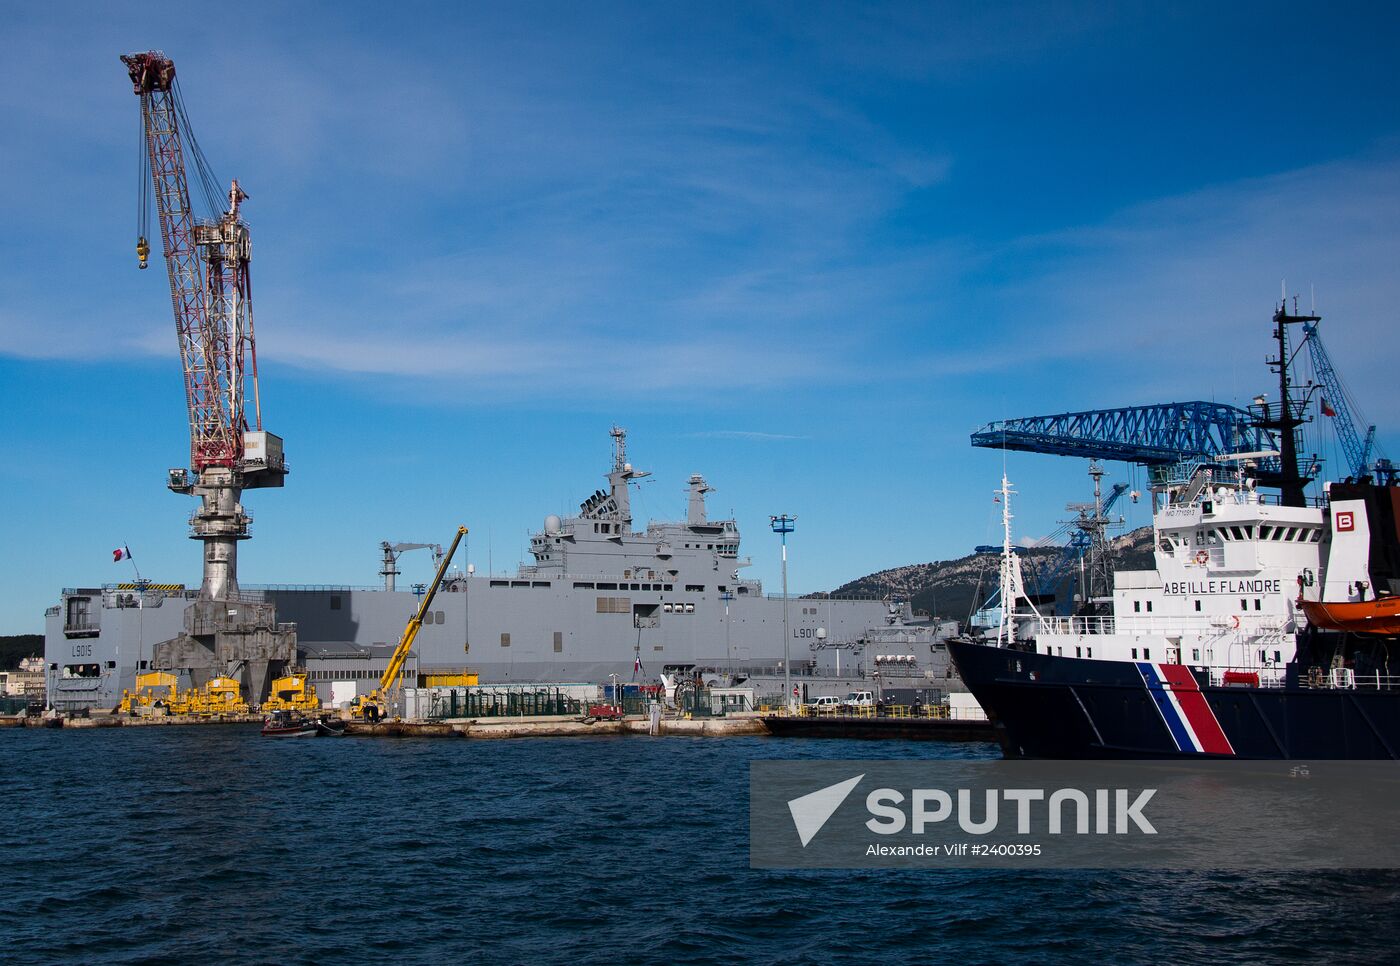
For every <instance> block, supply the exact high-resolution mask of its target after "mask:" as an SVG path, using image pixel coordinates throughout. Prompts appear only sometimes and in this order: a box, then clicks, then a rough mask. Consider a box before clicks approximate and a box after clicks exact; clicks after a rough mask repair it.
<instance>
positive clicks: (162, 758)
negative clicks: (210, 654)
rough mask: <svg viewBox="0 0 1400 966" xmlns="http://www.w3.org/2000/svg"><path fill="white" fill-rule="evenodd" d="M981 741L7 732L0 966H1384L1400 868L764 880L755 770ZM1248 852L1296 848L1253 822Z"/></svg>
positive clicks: (945, 750)
mask: <svg viewBox="0 0 1400 966" xmlns="http://www.w3.org/2000/svg"><path fill="white" fill-rule="evenodd" d="M996 754H997V752H996V749H995V748H994V747H993V746H991V745H985V744H950V745H931V744H929V743H925V742H903V741H889V742H879V743H874V742H854V741H845V740H829V741H820V742H804V741H801V740H797V739H794V740H786V739H761V738H732V739H688V738H668V739H647V738H559V739H549V738H542V739H532V740H517V741H470V740H431V739H399V740H367V739H350V738H347V739H341V740H333V741H280V742H279V741H266V740H262V739H260V738H259V737H258V734H257V730H256V728H255V727H253V728H248V727H232V726H231V727H226V728H178V727H176V728H143V729H102V730H90V731H81V732H73V731H51V730H42V729H25V730H22V731H10V732H8V733H5V734H3V735H0V775H2V776H3V779H2V780H0V813H3V815H4V816H5V821H4V822H3V823H0V854H3V855H4V856H5V858H6V867H5V870H4V871H5V887H4V889H3V890H0V936H3V937H4V956H3V958H4V961H5V962H7V963H56V962H104V963H140V962H157V961H160V962H172V961H178V962H213V961H220V962H239V963H245V962H246V963H334V962H346V961H350V960H355V961H361V962H376V963H395V964H399V963H448V962H451V963H476V962H482V963H493V964H499V963H556V962H557V963H603V962H607V963H633V962H635V963H652V962H683V963H687V964H705V963H735V962H746V963H766V962H789V963H867V962H868V963H884V964H888V963H904V962H924V963H940V962H952V963H956V962H964V961H976V962H1014V961H1045V960H1050V959H1055V960H1060V959H1072V960H1101V961H1112V962H1164V961H1207V960H1209V961H1212V962H1239V963H1261V962H1271V961H1287V960H1294V959H1304V958H1307V959H1316V958H1319V957H1322V956H1325V957H1326V959H1328V960H1329V961H1331V962H1383V961H1392V956H1393V949H1394V942H1395V939H1396V938H1397V936H1400V927H1398V926H1397V925H1396V923H1395V917H1394V910H1395V908H1396V904H1397V901H1400V872H1397V873H1393V874H1392V873H1375V872H1326V873H1231V872H1215V873H1183V872H1179V871H1178V872H1161V873H1145V872H1133V873H1125V872H1112V873H1109V872H1087V871H1079V872H1069V873H1065V872H1006V871H1002V872H992V871H989V872H970V871H923V872H889V871H860V872H854V871H822V872H773V871H758V870H751V869H750V868H749V867H748V821H747V810H748V775H749V769H748V763H749V760H750V759H753V758H870V757H882V758H883V757H891V758H927V757H934V756H940V757H941V756H947V757H994V756H995V755H996ZM1241 834H1245V835H1251V834H1252V835H1257V836H1258V837H1259V848H1261V849H1276V848H1286V847H1287V843H1282V842H1276V841H1272V840H1271V839H1270V837H1269V834H1268V830H1267V828H1262V827H1261V828H1254V829H1251V828H1249V827H1247V825H1246V827H1244V828H1242V830H1241Z"/></svg>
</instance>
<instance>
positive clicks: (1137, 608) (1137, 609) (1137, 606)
mask: <svg viewBox="0 0 1400 966" xmlns="http://www.w3.org/2000/svg"><path fill="white" fill-rule="evenodd" d="M1133 613H1134V614H1141V613H1142V601H1140V600H1135V601H1133Z"/></svg>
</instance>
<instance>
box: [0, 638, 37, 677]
mask: <svg viewBox="0 0 1400 966" xmlns="http://www.w3.org/2000/svg"><path fill="white" fill-rule="evenodd" d="M43 653H44V635H43V634H10V635H8V636H0V671H9V670H12V669H14V668H17V667H19V662H20V661H22V660H23V659H24V658H26V657H29V656H30V655H31V654H38V655H40V656H43Z"/></svg>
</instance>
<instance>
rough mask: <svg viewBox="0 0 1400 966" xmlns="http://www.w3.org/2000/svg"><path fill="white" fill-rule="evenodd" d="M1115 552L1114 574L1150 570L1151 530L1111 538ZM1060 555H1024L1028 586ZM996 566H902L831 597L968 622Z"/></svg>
mask: <svg viewBox="0 0 1400 966" xmlns="http://www.w3.org/2000/svg"><path fill="white" fill-rule="evenodd" d="M1113 549H1114V551H1115V552H1116V553H1117V554H1118V560H1117V563H1116V564H1115V568H1116V569H1119V570H1137V569H1142V568H1145V567H1151V566H1152V528H1151V527H1142V528H1140V529H1137V530H1134V531H1132V532H1131V533H1125V534H1123V535H1122V536H1120V537H1117V538H1115V539H1114V540H1113ZM1059 552H1060V551H1059V550H1058V549H1056V548H1043V549H1033V550H1027V551H1026V552H1025V553H1024V554H1023V555H1022V558H1021V559H1022V561H1023V565H1022V566H1023V570H1024V571H1025V573H1026V577H1027V580H1028V582H1030V581H1031V570H1032V569H1033V568H1032V567H1031V566H1030V564H1036V565H1039V566H1045V565H1048V564H1049V563H1050V562H1051V561H1052V560H1053V559H1054V558H1055V557H1056V556H1057V555H1058V554H1059ZM1000 561H1001V555H1000V553H999V552H997V553H990V552H989V553H970V554H968V555H967V556H965V557H959V558H957V559H956V560H936V561H932V562H930V563H918V564H906V565H905V566H902V567H892V568H890V569H889V570H881V571H878V572H876V573H873V574H868V575H866V576H864V577H860V578H858V579H856V580H852V581H850V582H848V583H845V584H842V585H841V586H840V587H837V588H836V589H835V590H833V591H832V592H831V595H832V596H835V597H844V596H863V597H880V598H886V597H888V598H893V599H896V600H907V601H910V602H912V603H913V605H914V609H915V610H916V611H922V612H924V613H928V614H935V615H937V616H939V617H947V618H951V619H953V620H958V621H966V620H967V619H968V617H969V616H970V615H971V614H972V612H973V611H974V610H976V609H977V607H978V606H980V605H981V604H982V603H983V602H985V601H986V599H987V597H988V596H989V595H990V594H991V593H992V591H993V590H994V589H995V587H996V583H997V571H998V568H999V567H1000ZM1065 589H1066V588H1061V590H1062V591H1063V590H1065ZM821 596H824V595H821Z"/></svg>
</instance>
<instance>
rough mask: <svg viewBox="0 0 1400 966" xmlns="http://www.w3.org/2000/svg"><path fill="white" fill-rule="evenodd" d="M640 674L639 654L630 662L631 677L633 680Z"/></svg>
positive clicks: (640, 658) (640, 661)
mask: <svg viewBox="0 0 1400 966" xmlns="http://www.w3.org/2000/svg"><path fill="white" fill-rule="evenodd" d="M641 673H642V656H641V655H640V654H638V655H637V656H636V657H635V658H633V660H632V676H633V677H634V678H635V677H636V676H637V675H638V674H641Z"/></svg>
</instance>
